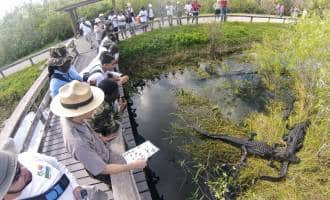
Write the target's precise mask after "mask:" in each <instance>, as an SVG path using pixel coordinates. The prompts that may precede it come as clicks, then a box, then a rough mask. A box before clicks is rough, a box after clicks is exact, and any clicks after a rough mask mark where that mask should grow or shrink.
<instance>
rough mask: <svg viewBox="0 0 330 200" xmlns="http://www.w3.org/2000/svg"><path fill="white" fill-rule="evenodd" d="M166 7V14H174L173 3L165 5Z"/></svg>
mask: <svg viewBox="0 0 330 200" xmlns="http://www.w3.org/2000/svg"><path fill="white" fill-rule="evenodd" d="M165 9H166V14H167V15H168V16H171V15H173V10H174V7H173V5H167V6H166V7H165Z"/></svg>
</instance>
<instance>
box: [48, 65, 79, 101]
mask: <svg viewBox="0 0 330 200" xmlns="http://www.w3.org/2000/svg"><path fill="white" fill-rule="evenodd" d="M54 73H57V74H61V75H63V77H64V78H65V79H67V80H68V81H63V80H59V79H57V78H52V79H51V80H50V83H49V90H50V95H51V96H52V97H54V96H56V95H57V94H58V91H59V89H60V88H61V87H62V86H63V85H65V84H67V83H69V82H71V81H73V80H77V81H82V78H81V76H80V75H79V74H78V72H77V70H76V69H75V67H74V66H71V67H70V69H69V71H68V72H67V73H64V72H61V71H59V70H55V71H54Z"/></svg>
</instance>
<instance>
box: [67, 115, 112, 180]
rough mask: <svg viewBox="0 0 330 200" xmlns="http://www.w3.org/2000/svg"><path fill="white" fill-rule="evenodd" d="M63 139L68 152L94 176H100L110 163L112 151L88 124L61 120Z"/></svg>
mask: <svg viewBox="0 0 330 200" xmlns="http://www.w3.org/2000/svg"><path fill="white" fill-rule="evenodd" d="M61 125H62V131H63V139H64V143H65V146H66V148H67V150H68V151H69V152H70V154H71V155H72V156H73V157H74V158H75V159H77V160H79V161H80V162H81V163H82V164H83V165H84V167H85V168H86V169H87V171H89V172H90V173H91V174H93V175H94V176H97V175H100V174H101V173H102V172H103V171H104V170H105V167H106V165H107V164H108V163H110V151H109V149H108V148H107V147H106V145H105V144H104V143H103V141H102V140H101V138H100V137H99V135H97V133H95V132H94V131H93V130H92V128H91V127H90V126H89V124H88V123H84V124H78V123H75V122H73V121H72V120H71V119H69V118H64V117H62V118H61Z"/></svg>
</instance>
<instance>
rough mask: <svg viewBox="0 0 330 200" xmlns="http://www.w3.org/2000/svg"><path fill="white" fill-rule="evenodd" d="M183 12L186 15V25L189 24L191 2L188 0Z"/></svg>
mask: <svg viewBox="0 0 330 200" xmlns="http://www.w3.org/2000/svg"><path fill="white" fill-rule="evenodd" d="M184 10H185V13H186V16H187V24H189V21H190V18H191V16H192V13H191V1H190V0H188V1H187V3H186V5H185V6H184Z"/></svg>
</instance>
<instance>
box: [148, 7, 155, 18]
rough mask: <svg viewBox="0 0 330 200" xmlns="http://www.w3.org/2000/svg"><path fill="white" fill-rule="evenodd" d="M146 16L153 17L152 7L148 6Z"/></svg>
mask: <svg viewBox="0 0 330 200" xmlns="http://www.w3.org/2000/svg"><path fill="white" fill-rule="evenodd" d="M148 17H155V14H154V11H153V10H152V8H148Z"/></svg>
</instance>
